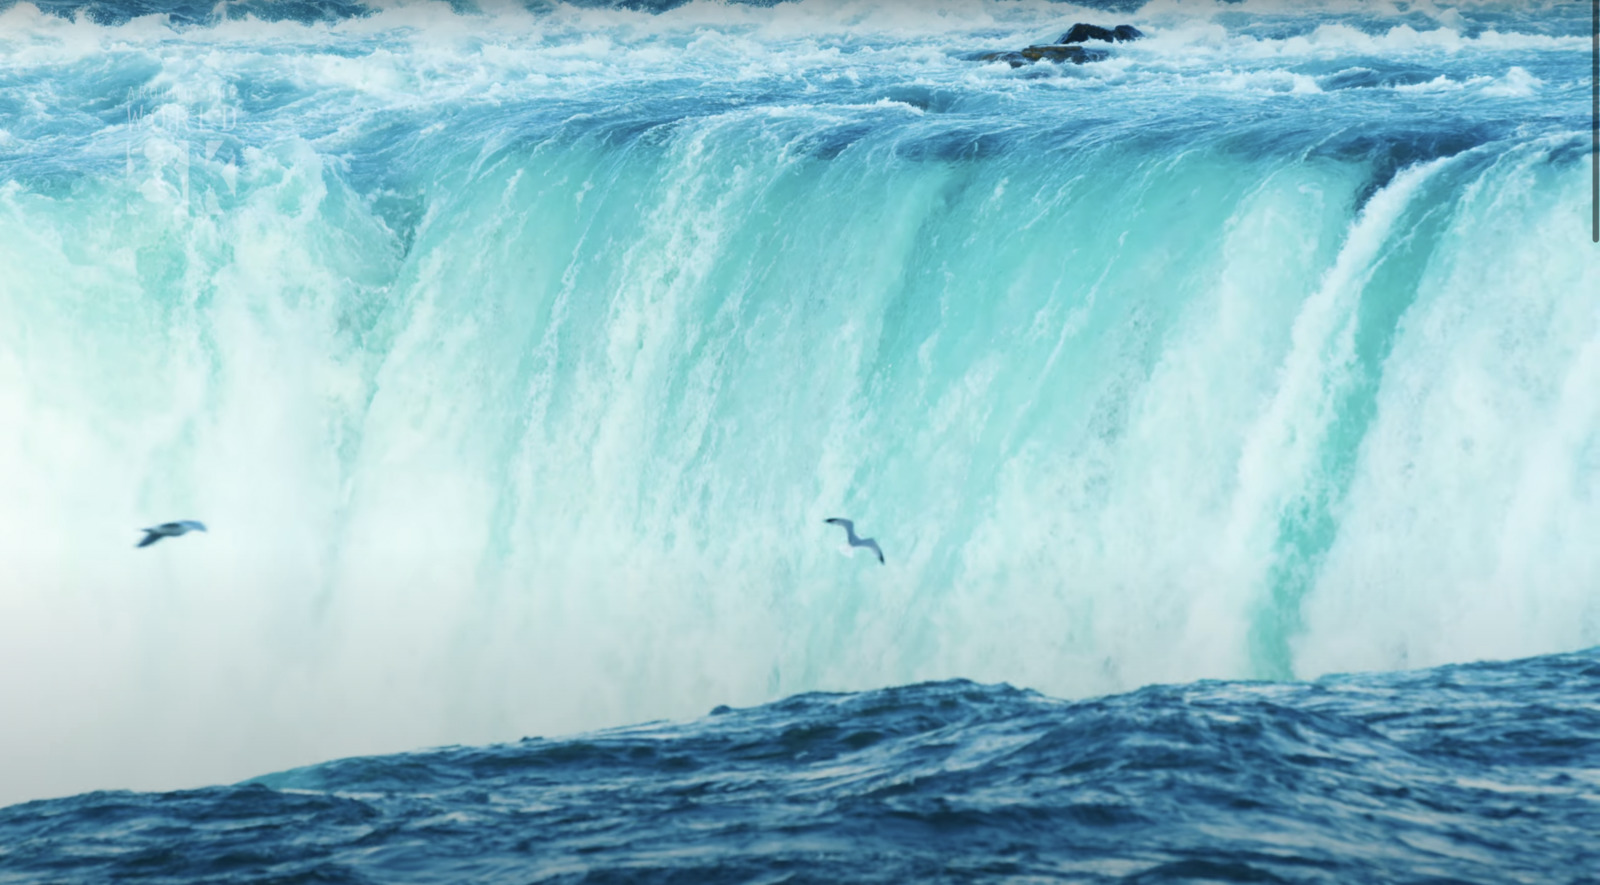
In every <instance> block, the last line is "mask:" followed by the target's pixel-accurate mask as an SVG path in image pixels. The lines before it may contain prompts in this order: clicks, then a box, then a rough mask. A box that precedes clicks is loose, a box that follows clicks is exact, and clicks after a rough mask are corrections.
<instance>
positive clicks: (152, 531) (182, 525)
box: [134, 519, 206, 547]
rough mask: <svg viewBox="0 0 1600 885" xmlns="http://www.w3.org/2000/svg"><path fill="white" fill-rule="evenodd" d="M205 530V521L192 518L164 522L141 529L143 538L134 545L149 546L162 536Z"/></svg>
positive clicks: (174, 535) (174, 536)
mask: <svg viewBox="0 0 1600 885" xmlns="http://www.w3.org/2000/svg"><path fill="white" fill-rule="evenodd" d="M205 530H206V525H205V523H203V522H200V521H199V520H194V519H180V520H178V521H177V522H164V523H162V524H160V525H157V526H151V527H150V528H147V529H141V530H140V531H143V532H144V540H142V541H140V542H139V543H138V544H136V545H134V546H136V547H149V546H150V545H151V544H154V543H155V542H157V541H159V540H161V539H162V538H176V537H178V536H179V535H187V534H189V533H190V532H203V531H205Z"/></svg>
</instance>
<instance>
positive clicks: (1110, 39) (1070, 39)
mask: <svg viewBox="0 0 1600 885" xmlns="http://www.w3.org/2000/svg"><path fill="white" fill-rule="evenodd" d="M1143 36H1144V32H1143V31H1141V30H1139V29H1138V28H1136V27H1134V26H1133V25H1117V26H1116V27H1115V28H1102V27H1100V26H1099V25H1086V24H1084V23H1082V22H1079V23H1078V24H1075V25H1073V26H1072V30H1070V31H1068V32H1066V33H1065V34H1062V35H1061V39H1060V40H1057V41H1056V43H1058V44H1060V43H1086V42H1088V41H1090V40H1100V41H1102V42H1105V43H1124V42H1127V41H1129V40H1137V39H1139V38H1140V37H1143Z"/></svg>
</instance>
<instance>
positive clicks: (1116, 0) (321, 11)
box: [0, 0, 1145, 25]
mask: <svg viewBox="0 0 1600 885" xmlns="http://www.w3.org/2000/svg"><path fill="white" fill-rule="evenodd" d="M18 2H19V0H0V10H4V9H6V8H8V7H11V6H15V5H16V4H17V3H18ZM28 2H30V3H32V4H34V5H35V6H37V7H39V8H40V9H41V10H43V11H45V12H49V13H52V14H55V15H60V16H63V17H67V18H71V17H75V16H82V17H84V18H87V19H89V20H90V21H94V22H97V23H99V24H107V25H115V24H123V23H126V22H128V21H130V20H132V19H135V18H138V17H139V16H143V15H167V16H170V17H171V19H172V21H173V22H175V23H178V24H184V25H209V24H216V23H217V22H218V21H221V20H224V19H244V18H256V19H259V20H262V21H285V20H288V21H298V22H305V23H308V24H309V23H311V22H326V21H339V20H341V19H347V18H357V17H360V16H364V15H370V14H371V13H372V12H374V11H376V10H377V9H379V8H381V7H382V4H381V3H362V2H359V0H220V2H219V0H28ZM448 2H449V4H450V7H451V8H452V9H454V10H455V11H456V12H458V13H464V14H471V13H475V12H479V11H481V9H482V7H483V6H484V5H485V4H483V3H481V2H479V0H448ZM511 2H515V3H517V4H518V5H521V6H523V7H525V8H527V9H530V10H533V11H536V12H539V11H545V10H549V9H552V8H554V7H555V6H557V5H558V4H557V3H556V2H554V0H511ZM688 2H690V0H561V3H560V4H559V5H567V6H577V7H584V8H601V9H604V8H611V9H632V10H641V11H645V12H665V11H667V10H669V9H676V8H677V7H679V6H682V5H684V4H685V3H688ZM726 2H728V3H732V4H735V5H739V6H777V5H778V4H780V3H786V2H792V0H726ZM1144 2H1145V0H1076V2H1075V3H1074V4H1073V5H1075V6H1085V7H1089V8H1095V9H1103V10H1105V11H1107V12H1123V13H1126V12H1132V11H1134V10H1137V9H1138V8H1139V7H1141V6H1143V5H1144ZM913 5H914V4H913Z"/></svg>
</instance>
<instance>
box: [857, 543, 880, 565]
mask: <svg viewBox="0 0 1600 885" xmlns="http://www.w3.org/2000/svg"><path fill="white" fill-rule="evenodd" d="M861 546H863V547H868V548H871V550H872V552H873V553H876V554H878V562H880V563H882V562H883V548H882V547H879V546H878V541H877V539H875V538H862V539H861Z"/></svg>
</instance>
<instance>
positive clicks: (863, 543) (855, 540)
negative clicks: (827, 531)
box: [823, 516, 883, 563]
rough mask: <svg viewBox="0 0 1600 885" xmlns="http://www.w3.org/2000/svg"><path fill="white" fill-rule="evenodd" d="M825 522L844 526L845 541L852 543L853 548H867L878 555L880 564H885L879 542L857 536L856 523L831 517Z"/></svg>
mask: <svg viewBox="0 0 1600 885" xmlns="http://www.w3.org/2000/svg"><path fill="white" fill-rule="evenodd" d="M823 522H831V523H833V524H834V525H842V526H844V535H845V540H847V541H849V542H850V546H851V547H865V548H867V549H868V550H871V551H872V552H873V553H876V554H878V562H879V563H882V562H883V550H882V548H880V547H879V546H878V542H877V541H875V540H873V539H872V538H862V537H859V536H858V535H856V524H855V523H853V522H851V521H850V520H848V519H845V518H843V517H839V516H830V517H828V518H827V519H824V520H823Z"/></svg>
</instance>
